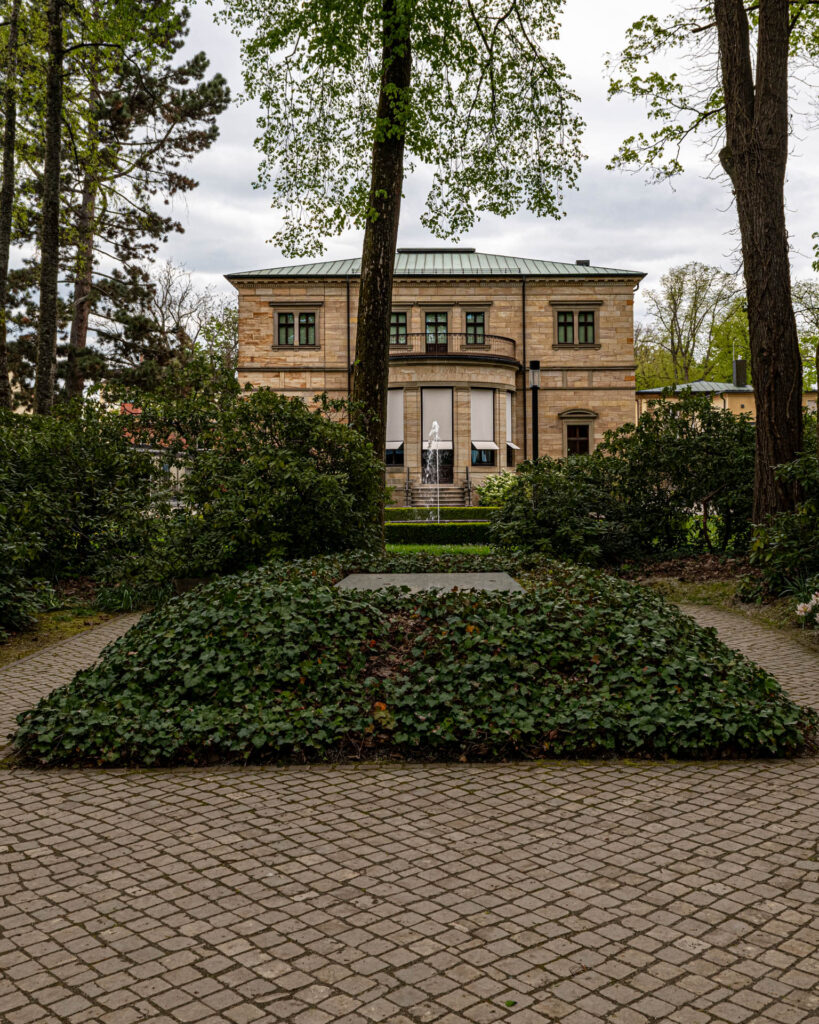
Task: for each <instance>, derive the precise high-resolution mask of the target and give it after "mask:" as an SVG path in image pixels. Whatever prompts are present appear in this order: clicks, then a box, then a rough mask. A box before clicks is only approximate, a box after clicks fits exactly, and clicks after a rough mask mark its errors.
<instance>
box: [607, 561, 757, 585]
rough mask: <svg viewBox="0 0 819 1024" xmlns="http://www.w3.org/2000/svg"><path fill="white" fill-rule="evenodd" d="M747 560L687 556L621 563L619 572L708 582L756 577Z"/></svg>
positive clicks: (635, 576)
mask: <svg viewBox="0 0 819 1024" xmlns="http://www.w3.org/2000/svg"><path fill="white" fill-rule="evenodd" d="M756 574H757V570H756V569H754V568H752V567H751V566H750V565H749V564H748V561H747V559H744V558H728V557H726V556H724V555H691V556H689V557H684V558H665V559H661V560H658V561H656V562H640V563H638V564H632V565H624V566H621V568H620V570H619V572H618V575H620V576H623V577H625V579H628V580H637V581H639V580H646V579H656V578H660V577H662V578H664V579H675V580H679V581H680V582H681V583H707V582H710V581H712V580H724V579H726V578H733V579H738V578H740V577H743V576H755V575H756Z"/></svg>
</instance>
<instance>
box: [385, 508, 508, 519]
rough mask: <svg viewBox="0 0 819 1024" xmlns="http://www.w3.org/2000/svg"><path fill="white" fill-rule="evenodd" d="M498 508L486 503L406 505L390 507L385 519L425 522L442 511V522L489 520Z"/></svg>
mask: <svg viewBox="0 0 819 1024" xmlns="http://www.w3.org/2000/svg"><path fill="white" fill-rule="evenodd" d="M497 510H498V509H497V506H486V505H484V506H481V507H480V508H475V507H470V506H467V507H466V508H463V507H460V506H457V505H442V506H441V508H440V509H438V508H437V507H435V506H432V507H431V508H427V507H424V506H414V507H406V506H404V507H402V508H388V509H387V510H386V512H385V519H386V521H387V522H388V523H424V522H429V521H430V517H431V518H432V519H434V518H435V517H436V516H437V515H438V513H439V512H440V514H441V522H442V523H457V522H462V521H464V520H466V521H468V522H488V521H489V519H490V518H491V515H492V513H493V512H497Z"/></svg>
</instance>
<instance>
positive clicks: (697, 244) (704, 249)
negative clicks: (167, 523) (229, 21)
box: [162, 0, 819, 315]
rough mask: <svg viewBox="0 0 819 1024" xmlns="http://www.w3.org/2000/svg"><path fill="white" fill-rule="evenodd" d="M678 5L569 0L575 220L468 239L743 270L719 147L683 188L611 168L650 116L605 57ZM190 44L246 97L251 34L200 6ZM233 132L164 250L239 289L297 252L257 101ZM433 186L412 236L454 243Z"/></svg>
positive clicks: (517, 221) (803, 206)
mask: <svg viewBox="0 0 819 1024" xmlns="http://www.w3.org/2000/svg"><path fill="white" fill-rule="evenodd" d="M672 6H673V4H672V3H671V2H669V0H616V2H611V0H567V5H566V13H565V16H564V20H563V29H562V32H561V41H560V43H559V44H558V46H559V50H560V53H561V55H562V56H563V58H564V60H565V61H566V64H567V66H568V70H569V72H570V74H571V76H572V83H573V86H574V89H575V91H576V92H577V93H579V95H580V97H581V101H582V103H581V113H582V115H583V117H584V119H585V121H586V122H587V129H586V134H585V138H584V143H583V148H584V151H585V152H586V153H587V154H588V160H587V161H586V163H585V165H584V168H583V172H582V174H581V176H580V181H579V186H580V187H579V190H578V191H577V192H570V193H569V194H568V196H567V200H566V203H565V210H566V216H565V217H564V218H563V219H562V220H560V221H554V220H540V219H538V218H536V217H534V216H532V215H531V214H528V213H521V214H518V215H517V216H515V217H512V218H510V219H508V220H501V219H499V218H495V217H487V218H485V219H484V220H482V221H481V222H479V223H478V225H477V226H476V228H475V230H474V231H472V232H471V233H470V235H469V236H468V237H467V238H462V239H461V240H460V243H459V244H461V245H465V246H466V245H468V246H472V247H474V248H475V249H477V250H478V251H479V252H491V253H499V254H502V255H507V256H528V257H533V258H540V259H552V260H566V261H570V262H573V261H574V260H576V259H589V260H591V262H592V263H593V264H597V265H600V266H609V267H624V268H628V269H636V270H643V271H646V272H647V274H648V277H647V278H646V280H645V281H644V282H643V288H646V287H653V286H655V285H656V284H657V282H658V279H659V276H660V274H662V273H663V271H665V270H666V269H667V268H668V267H671V266H674V265H675V264H679V263H685V262H688V261H689V260H700V261H702V262H704V263H710V264H715V265H718V266H722V267H724V268H725V269H735V268H736V266H737V255H736V249H737V237H736V233H735V224H736V220H735V212H734V210H733V208H732V206H731V204H730V196H729V194H728V192H727V191H726V189H725V185H724V180H722V179H716V180H714V179H712V180H709V176H708V175H709V171H710V170H711V166H710V165H709V164H708V163H707V162H706V154H704V153H703V152H701V151H698V150H697V149H695V148H689V149H688V150H687V152H686V156H687V160H686V161H685V163H686V167H687V171H686V174H685V175H683V176H682V177H681V178H679V179H677V180H676V181H675V183H674V185H673V187H672V186H671V185H669V184H662V185H649V184H646V182H645V179H644V177H642V176H641V175H633V174H626V173H622V172H618V171H607V170H605V164H606V163H607V161H608V160H609V159H610V158H611V156H612V154H613V153H614V152H615V150H616V148H617V145H618V143H619V142H620V141H621V140H622V139H623V138H624V137H626V136H628V135H631V134H633V133H634V131H635V130H637V129H638V128H640V127H642V125H643V112H642V108H641V107H640V106H639V105H637V104H632V103H631V102H629V101H628V100H626V99H624V98H621V99H618V100H616V101H614V102H608V101H607V100H606V81H605V77H604V70H603V63H604V58H605V54H606V53H607V52H608V51H610V50H615V49H616V48H617V46H618V44H619V43H620V41H622V39H623V37H624V31H625V29H626V27H627V26H628V25H629V24H630V23H631V22H632V21H633V20H634V19H635V18H636V17H638V16H639V15H641V14H644V13H646V12H647V11H653V12H654V13H661V12H662V10H665V9H668V8H670V7H672ZM188 48H189V49H190V50H191V51H195V50H204V51H205V52H206V53H207V54H208V56H209V57H210V60H211V69H212V71H220V72H221V73H222V74H223V75H225V77H226V78H227V79H228V81H229V82H230V85H231V88H232V90H233V93H234V95H238V93H239V92H240V90H241V65H240V60H239V45H238V41H237V40H236V39H235V38H234V37H233V36H232V35H231V34H230V33H229V31H228V30H227V29H226V28H225V27H223V26H219V25H216V24H214V22H213V16H212V10H211V8H209V7H207V6H205V5H204V4H203V3H201V2H200V3H197V4H196V5H195V6H194V9H193V16H192V22H191V33H190V37H189V44H188ZM220 129H221V134H220V137H219V139H218V140H217V142H216V143H215V144H214V145H213V147H212V148H211V149H210V150H209V151H208V152H207V153H204V154H202V155H200V156H199V157H198V158H197V159H196V160H195V161H194V162H193V165H192V173H193V175H194V176H195V177H196V178H197V180H198V181H199V182H200V185H199V188H198V189H196V190H195V191H194V192H193V193H192V194H190V195H189V196H188V197H187V198H186V201H185V204H184V206H177V208H176V214H177V216H178V217H179V219H180V220H181V221H182V223H183V225H184V227H185V234H184V235H181V236H179V235H177V236H175V237H173V238H171V239H170V241H169V242H168V244H167V245H166V246H165V247H164V250H163V252H162V256H164V257H166V258H169V259H173V260H175V261H176V262H179V263H183V264H184V265H185V266H186V267H187V268H188V270H190V271H191V272H192V273H193V274H194V275H195V277H196V279H197V282H198V283H200V284H201V285H206V284H210V285H215V286H217V287H219V288H220V289H222V288H224V289H225V290H227V291H229V292H232V288H230V286H229V285H227V283H226V282H225V281H224V279H223V277H222V275H223V274H225V273H229V272H230V271H235V270H249V269H255V268H260V267H271V266H277V265H279V264H281V263H286V262H290V261H288V260H285V259H283V258H282V256H281V253H280V252H279V251H278V250H277V249H276V248H275V247H274V246H273V245H271V244H270V243H268V242H267V241H266V240H267V239H268V238H270V236H271V235H272V234H273V232H274V231H275V230H276V227H277V225H278V218H277V215H276V213H275V211H273V210H271V209H270V203H269V199H268V197H267V196H265V194H264V192H262V191H258V190H256V189H253V188H252V182H253V180H254V178H255V170H256V164H257V155H256V153H255V151H254V148H253V138H254V135H255V110H254V108H253V107H252V106H251V105H249V104H246V105H237V104H234V105H233V106H232V107H231V108H230V110H229V111H228V112H226V113H225V114H223V115H222V117H221V119H220ZM817 160H819V131H816V132H815V133H814V135H813V137H803V138H802V139H801V140H795V142H794V152H793V153H792V156H791V160H790V164H789V175H788V184H787V191H786V196H787V202H788V225H789V230H790V236H791V244H792V247H793V256H792V262H793V268H794V274H795V275H796V276H806V275H808V274H810V273H811V270H810V263H811V253H812V242H811V234H812V232H813V231H815V230H819V188H817V175H816V165H817ZM427 184H428V179H425V177H424V175H423V174H422V173H420V174H418V175H416V176H415V177H414V178H411V179H409V180H408V181H407V184H406V189H405V195H406V199H405V201H404V205H403V207H402V214H401V230H400V236H399V245H407V246H419V245H425V244H430V245H445V244H447V243H446V242H442V241H440V240H436V239H434V238H432V237H431V236H430V235H429V234H428V233H427V232H426V231H425V230H424V229H423V227H422V226H421V224H420V222H419V214H420V212H421V209H422V205H423V201H424V197H425V194H426V186H427ZM360 254H361V236H360V234H359V233H357V232H350V233H348V234H345V235H343V236H341V237H339V238H330V239H327V254H326V258H328V259H330V258H337V257H348V256H360ZM637 312H638V315H640V305H639V304H638V307H637Z"/></svg>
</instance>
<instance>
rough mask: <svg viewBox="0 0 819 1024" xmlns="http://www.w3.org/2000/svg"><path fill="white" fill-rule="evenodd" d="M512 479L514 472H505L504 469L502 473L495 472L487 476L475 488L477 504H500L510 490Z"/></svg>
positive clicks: (513, 478)
mask: <svg viewBox="0 0 819 1024" xmlns="http://www.w3.org/2000/svg"><path fill="white" fill-rule="evenodd" d="M514 480H515V474H514V473H507V472H506V471H505V470H504V471H503V472H502V473H496V474H493V475H492V476H490V477H487V479H486V481H485V482H484V483H482V484H481V485H480V486H479V487H476V488H475V490H476V491H477V492H478V504H479V505H487V506H498V505H502V504H503V503H504V502H505V501H506V499H507V497H508V496H509V494H510V492H511V490H512V487H513V484H514Z"/></svg>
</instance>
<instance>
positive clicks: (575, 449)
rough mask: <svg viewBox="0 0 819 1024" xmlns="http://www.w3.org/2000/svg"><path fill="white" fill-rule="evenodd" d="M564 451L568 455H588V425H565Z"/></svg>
mask: <svg viewBox="0 0 819 1024" xmlns="http://www.w3.org/2000/svg"><path fill="white" fill-rule="evenodd" d="M566 451H567V453H568V454H569V455H588V454H589V425H588V423H567V424H566Z"/></svg>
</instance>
